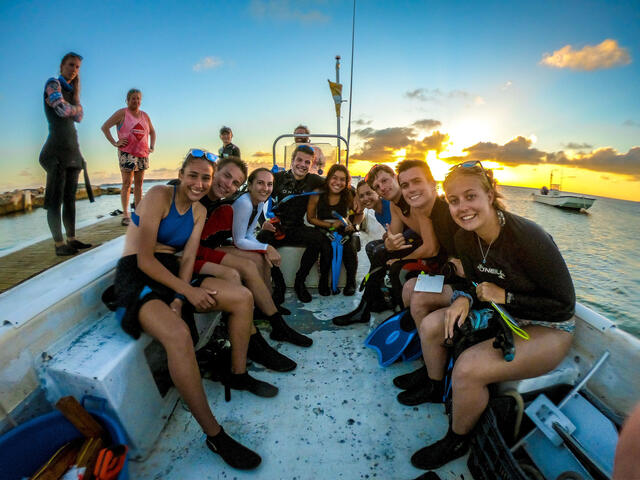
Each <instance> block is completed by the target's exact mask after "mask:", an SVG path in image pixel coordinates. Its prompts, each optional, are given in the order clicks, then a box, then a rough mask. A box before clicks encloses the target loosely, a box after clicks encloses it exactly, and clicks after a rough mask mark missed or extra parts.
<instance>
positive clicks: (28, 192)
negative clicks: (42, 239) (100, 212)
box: [0, 185, 120, 216]
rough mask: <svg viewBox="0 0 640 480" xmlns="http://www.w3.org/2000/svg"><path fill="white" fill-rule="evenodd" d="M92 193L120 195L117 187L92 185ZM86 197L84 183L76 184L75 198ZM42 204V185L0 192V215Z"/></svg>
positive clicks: (25, 210)
mask: <svg viewBox="0 0 640 480" xmlns="http://www.w3.org/2000/svg"><path fill="white" fill-rule="evenodd" d="M93 195H94V196H95V197H98V196H100V195H120V188H118V187H102V186H96V187H93ZM86 198H88V196H87V191H86V189H85V188H84V185H79V186H78V191H77V192H76V200H84V199H86ZM43 204H44V187H39V188H25V189H18V190H13V191H12V192H4V193H2V194H0V216H2V215H7V214H10V213H18V212H27V211H29V210H32V209H34V208H40V207H42V206H43Z"/></svg>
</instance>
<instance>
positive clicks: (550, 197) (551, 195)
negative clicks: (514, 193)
mask: <svg viewBox="0 0 640 480" xmlns="http://www.w3.org/2000/svg"><path fill="white" fill-rule="evenodd" d="M560 189H561V183H553V170H552V171H551V174H550V176H549V188H547V187H546V186H544V187H542V188H541V189H540V192H539V193H534V194H532V195H533V200H534V201H536V202H539V203H544V204H547V205H551V206H552V207H558V208H564V209H566V210H578V211H586V210H587V209H588V208H589V207H591V205H593V202H595V201H596V199H595V198H593V197H586V196H584V195H577V194H574V193H566V192H562V191H561V190H560Z"/></svg>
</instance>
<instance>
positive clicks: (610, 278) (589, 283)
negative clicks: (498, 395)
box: [0, 182, 640, 337]
mask: <svg viewBox="0 0 640 480" xmlns="http://www.w3.org/2000/svg"><path fill="white" fill-rule="evenodd" d="M157 183H164V182H146V183H145V184H144V191H146V190H148V189H149V188H151V187H152V186H153V185H155V184H157ZM534 191H536V190H534V189H531V188H520V187H502V192H503V194H504V196H505V200H506V204H507V209H508V210H510V211H512V212H513V213H516V214H518V215H522V216H524V217H527V218H529V219H531V220H533V221H535V222H536V223H538V224H540V225H541V226H542V227H543V228H544V229H545V230H546V231H547V232H549V233H550V234H551V235H552V236H553V238H554V240H555V242H556V244H557V245H558V247H559V248H560V251H561V252H562V255H563V256H564V259H565V261H566V262H567V265H568V267H569V271H570V272H571V276H572V278H573V282H574V284H575V288H576V295H577V298H578V301H579V302H581V303H583V304H584V305H586V306H588V307H590V308H592V309H593V310H595V311H597V312H598V313H601V314H602V315H604V316H605V317H607V318H609V319H611V320H612V321H614V322H616V323H617V324H618V326H619V327H620V328H622V329H624V330H626V331H628V332H630V333H632V334H634V335H635V336H638V337H640V221H639V220H638V212H640V203H637V202H629V201H624V200H614V199H611V198H602V197H598V199H597V200H596V202H595V203H594V204H593V206H592V207H591V208H590V209H589V213H587V214H581V213H573V212H568V211H564V210H560V209H557V208H554V207H550V206H548V205H543V204H540V203H536V202H534V201H533V200H532V198H531V194H532V193H533V192H534ZM76 205H77V225H78V226H80V227H81V226H84V225H88V224H91V223H94V222H97V221H99V220H100V218H102V217H104V216H106V215H109V212H112V211H113V210H115V209H117V208H120V206H121V205H120V196H119V195H103V196H101V197H97V198H96V201H95V203H90V202H89V201H88V200H83V201H79V202H77V204H76ZM46 238H49V230H48V228H47V221H46V211H45V210H44V209H41V208H40V209H37V210H34V211H33V212H31V213H27V214H16V215H11V216H5V217H0V256H2V255H5V254H7V253H9V252H11V251H14V250H16V249H20V248H23V247H24V246H26V245H29V244H31V243H35V242H37V241H40V240H43V239H46Z"/></svg>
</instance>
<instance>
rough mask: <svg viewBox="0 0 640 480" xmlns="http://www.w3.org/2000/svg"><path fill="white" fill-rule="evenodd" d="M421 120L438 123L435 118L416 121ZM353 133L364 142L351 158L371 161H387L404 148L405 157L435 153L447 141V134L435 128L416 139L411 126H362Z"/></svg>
mask: <svg viewBox="0 0 640 480" xmlns="http://www.w3.org/2000/svg"><path fill="white" fill-rule="evenodd" d="M421 122H431V124H435V123H438V124H439V123H440V122H438V121H437V120H419V121H418V122H416V123H421ZM414 125H415V124H414ZM354 133H355V134H356V135H358V136H359V137H360V138H362V139H364V140H365V143H364V146H363V147H362V150H361V151H360V152H358V153H354V154H353V155H351V158H353V159H355V160H368V161H372V162H385V161H389V160H391V159H392V157H393V156H394V153H395V152H396V151H398V150H401V149H405V150H406V156H407V157H420V158H424V157H425V155H426V153H427V152H428V151H429V150H433V151H435V152H437V153H440V152H442V151H443V150H444V148H445V147H446V144H447V142H448V141H449V135H447V134H446V133H440V132H439V131H437V130H436V131H434V132H432V133H431V135H428V136H426V137H424V138H423V139H421V140H418V139H416V137H417V135H418V132H417V131H416V129H415V128H413V127H391V128H383V129H380V130H375V129H373V128H363V129H361V130H356V131H354ZM394 160H397V158H395V159H394Z"/></svg>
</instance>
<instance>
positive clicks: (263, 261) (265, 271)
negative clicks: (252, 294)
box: [220, 246, 271, 304]
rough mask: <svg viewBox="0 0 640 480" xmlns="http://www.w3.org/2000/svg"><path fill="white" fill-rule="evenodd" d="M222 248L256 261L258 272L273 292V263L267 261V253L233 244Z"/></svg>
mask: <svg viewBox="0 0 640 480" xmlns="http://www.w3.org/2000/svg"><path fill="white" fill-rule="evenodd" d="M220 250H224V251H225V252H227V253H230V254H232V255H234V256H236V257H241V258H246V259H248V260H251V261H252V262H253V263H255V264H256V267H258V272H260V275H261V276H262V279H263V280H264V284H265V285H266V286H267V288H268V289H269V292H271V265H269V262H267V257H266V256H265V255H263V254H262V253H258V252H249V251H247V250H241V249H239V248H237V247H231V246H224V247H220ZM256 304H257V302H256Z"/></svg>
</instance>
